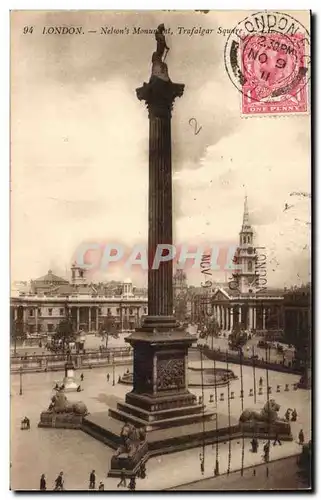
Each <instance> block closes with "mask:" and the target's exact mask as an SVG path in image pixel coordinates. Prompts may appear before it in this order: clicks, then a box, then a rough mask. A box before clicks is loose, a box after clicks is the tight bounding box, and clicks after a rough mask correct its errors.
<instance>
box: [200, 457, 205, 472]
mask: <svg viewBox="0 0 321 500" xmlns="http://www.w3.org/2000/svg"><path fill="white" fill-rule="evenodd" d="M200 461H201V473H202V475H203V474H204V469H205V467H204V458H203V455H202V453H200Z"/></svg>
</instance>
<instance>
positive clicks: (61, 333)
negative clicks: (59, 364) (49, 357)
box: [54, 317, 75, 351]
mask: <svg viewBox="0 0 321 500" xmlns="http://www.w3.org/2000/svg"><path fill="white" fill-rule="evenodd" d="M54 339H55V340H62V348H63V350H64V351H65V346H66V345H68V344H69V342H74V340H75V332H74V329H73V324H72V320H71V318H70V317H66V318H64V319H62V320H61V321H60V322H59V323H58V325H57V328H56V332H55V333H54Z"/></svg>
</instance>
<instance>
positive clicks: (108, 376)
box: [107, 373, 110, 382]
mask: <svg viewBox="0 0 321 500" xmlns="http://www.w3.org/2000/svg"><path fill="white" fill-rule="evenodd" d="M109 378H110V375H109V373H107V382H109Z"/></svg>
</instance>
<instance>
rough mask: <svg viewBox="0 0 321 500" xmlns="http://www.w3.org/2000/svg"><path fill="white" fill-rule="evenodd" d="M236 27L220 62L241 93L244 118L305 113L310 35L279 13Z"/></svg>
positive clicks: (262, 14) (250, 18)
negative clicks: (222, 60) (245, 116)
mask: <svg viewBox="0 0 321 500" xmlns="http://www.w3.org/2000/svg"><path fill="white" fill-rule="evenodd" d="M235 28H236V29H234V30H232V31H231V33H230V35H229V37H228V39H227V42H226V45H225V51H224V62H225V68H226V71H227V74H228V76H229V78H230V80H231V82H232V83H233V85H234V86H235V87H236V88H237V89H238V90H239V92H240V93H241V110H242V114H243V115H259V114H266V115H269V114H287V113H302V112H307V110H308V82H309V79H310V34H309V32H308V30H307V29H306V28H305V27H304V26H303V25H302V24H301V23H300V22H299V21H297V20H296V19H295V18H294V17H292V16H290V15H289V14H285V13H282V12H258V13H256V14H252V15H251V16H248V17H246V18H245V19H243V20H242V21H240V23H238V25H237V26H236V27H235Z"/></svg>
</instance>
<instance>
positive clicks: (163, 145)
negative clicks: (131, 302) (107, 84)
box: [136, 78, 184, 326]
mask: <svg viewBox="0 0 321 500" xmlns="http://www.w3.org/2000/svg"><path fill="white" fill-rule="evenodd" d="M183 91H184V85H181V84H174V83H172V82H170V81H164V80H162V79H160V78H154V79H153V78H152V79H151V80H150V82H149V83H148V84H144V86H143V87H141V88H139V89H137V90H136V92H137V97H138V99H139V100H144V101H145V102H146V104H147V107H148V111H149V200H148V212H149V220H148V255H149V258H148V264H149V266H148V317H149V318H150V319H148V317H147V318H146V321H145V323H146V325H147V324H148V323H150V324H151V323H152V322H154V323H155V322H156V323H157V322H159V323H161V319H159V320H157V317H162V318H163V320H164V319H165V318H167V321H170V323H171V325H173V326H174V325H176V321H175V319H174V317H173V259H172V258H170V259H169V260H167V261H165V262H162V261H161V262H160V263H159V264H158V263H157V262H155V265H156V268H155V269H153V262H154V258H155V255H156V252H157V251H159V249H160V248H161V247H160V245H166V246H170V247H169V248H171V245H172V243H173V236H172V146H171V111H172V107H173V103H174V100H175V98H176V97H180V96H182V95H183ZM169 253H170V251H169V250H168V249H166V250H164V251H163V253H162V255H163V256H167V255H169ZM154 267H155V266H154ZM156 326H157V325H156Z"/></svg>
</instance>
